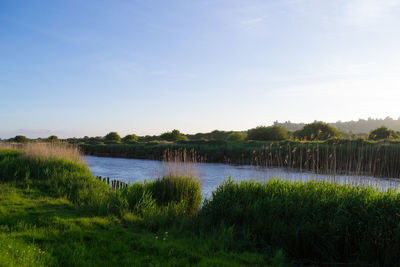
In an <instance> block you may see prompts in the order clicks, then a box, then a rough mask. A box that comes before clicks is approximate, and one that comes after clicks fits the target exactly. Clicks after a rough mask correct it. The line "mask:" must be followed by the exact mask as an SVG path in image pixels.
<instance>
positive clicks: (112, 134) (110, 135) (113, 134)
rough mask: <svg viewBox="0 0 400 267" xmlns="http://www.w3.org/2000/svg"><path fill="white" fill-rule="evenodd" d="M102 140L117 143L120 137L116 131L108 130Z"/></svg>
mask: <svg viewBox="0 0 400 267" xmlns="http://www.w3.org/2000/svg"><path fill="white" fill-rule="evenodd" d="M104 141H106V142H108V143H117V142H121V137H120V136H119V134H118V133H117V132H110V133H108V134H107V135H106V136H104Z"/></svg>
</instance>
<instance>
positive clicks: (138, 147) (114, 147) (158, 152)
mask: <svg viewBox="0 0 400 267" xmlns="http://www.w3.org/2000/svg"><path fill="white" fill-rule="evenodd" d="M80 147H81V148H82V150H83V152H84V153H85V154H87V155H95V156H106V157H126V158H146V159H154V160H162V159H163V157H164V155H165V153H166V151H176V150H178V151H184V150H185V151H194V152H195V155H196V157H197V161H204V162H222V163H235V164H250V165H258V166H267V167H272V166H274V167H284V168H290V169H296V170H307V171H313V172H315V173H324V174H355V175H370V176H376V177H393V178H400V143H399V142H396V141H380V142H378V141H364V140H355V141H351V140H328V141H319V142H300V141H282V142H256V141H243V142H226V141H181V142H178V143H154V142H149V143H134V144H81V146H80Z"/></svg>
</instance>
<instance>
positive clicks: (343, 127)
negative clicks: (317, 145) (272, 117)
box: [274, 117, 400, 133]
mask: <svg viewBox="0 0 400 267" xmlns="http://www.w3.org/2000/svg"><path fill="white" fill-rule="evenodd" d="M329 124H330V125H332V126H333V127H335V128H337V129H338V130H339V131H341V132H344V133H369V132H370V131H371V130H373V129H376V128H377V127H380V126H382V125H384V126H386V127H388V128H389V129H392V130H395V131H400V117H399V118H398V119H397V120H394V119H392V118H390V117H386V118H384V119H373V118H368V119H366V120H364V119H359V120H358V121H344V122H342V121H337V122H330V123H329ZM274 125H279V126H282V127H285V128H286V129H287V130H288V131H297V130H300V129H302V128H303V127H304V125H305V123H293V122H290V121H286V122H278V121H275V122H274Z"/></svg>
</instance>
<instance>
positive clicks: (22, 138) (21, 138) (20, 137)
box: [11, 135, 29, 143]
mask: <svg viewBox="0 0 400 267" xmlns="http://www.w3.org/2000/svg"><path fill="white" fill-rule="evenodd" d="M11 141H12V142H17V143H27V142H29V139H28V138H26V136H23V135H17V136H16V137H14V138H12V139H11Z"/></svg>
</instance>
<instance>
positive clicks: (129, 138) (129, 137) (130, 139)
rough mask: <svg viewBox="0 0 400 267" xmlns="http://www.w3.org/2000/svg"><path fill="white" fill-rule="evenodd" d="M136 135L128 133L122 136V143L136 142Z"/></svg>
mask: <svg viewBox="0 0 400 267" xmlns="http://www.w3.org/2000/svg"><path fill="white" fill-rule="evenodd" d="M138 139H139V138H138V137H137V135H135V134H128V135H126V136H125V137H124V138H122V142H124V143H136V142H137V141H138Z"/></svg>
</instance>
